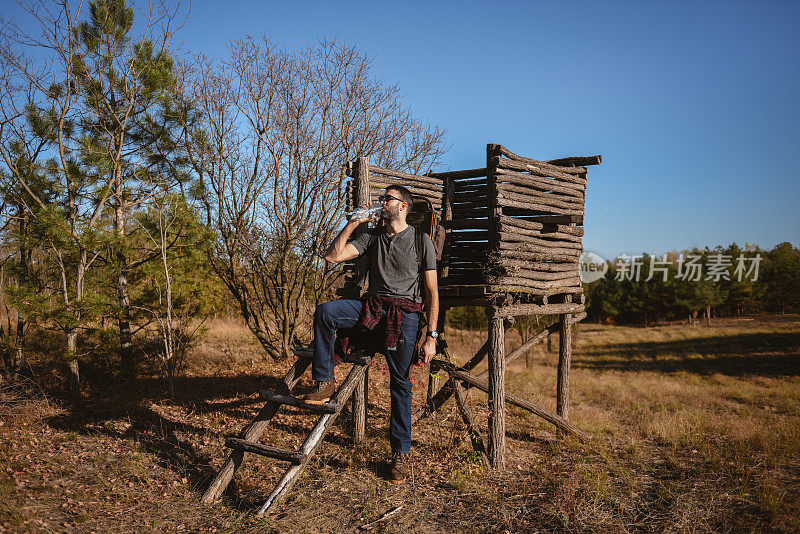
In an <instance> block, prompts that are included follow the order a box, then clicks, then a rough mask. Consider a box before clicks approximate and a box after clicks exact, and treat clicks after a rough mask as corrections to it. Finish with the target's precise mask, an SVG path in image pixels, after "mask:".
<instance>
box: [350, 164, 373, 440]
mask: <svg viewBox="0 0 800 534" xmlns="http://www.w3.org/2000/svg"><path fill="white" fill-rule="evenodd" d="M354 174H355V176H353V205H354V207H356V208H358V207H360V206H364V205H367V204H369V201H370V198H369V188H370V185H369V158H367V157H360V158H358V160H357V161H356V167H355V173H354ZM364 232H366V228H365V227H364V225H363V224H362V225H361V226H359V227H358V228H356V230H355V232H353V238H355V237H357V236H358V235H360V234H362V233H364ZM367 267H368V266H367V265H366V261H365V260H363V261H362V262H361V268H362V269H365V270H366V269H367ZM364 272H366V271H364ZM362 274H363V273H362ZM366 283H367V278H366V276H365V277H364V278H363V279H362V280H361V291H360V292H359V293H363V291H364V287H365V285H366ZM359 296H360V295H354V298H358V297H359ZM368 387H369V371H367V370H365V371H364V378H363V379H362V380H361V381H360V382H359V383H358V384H356V388H355V391H354V392H353V404H352V409H353V441H354V442H355V443H360V442H362V441H363V440H364V436H365V435H366V431H367V389H368Z"/></svg>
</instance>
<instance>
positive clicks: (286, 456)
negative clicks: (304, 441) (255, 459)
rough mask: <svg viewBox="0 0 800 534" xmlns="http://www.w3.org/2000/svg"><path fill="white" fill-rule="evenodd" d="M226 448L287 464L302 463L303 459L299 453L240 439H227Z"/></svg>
mask: <svg viewBox="0 0 800 534" xmlns="http://www.w3.org/2000/svg"><path fill="white" fill-rule="evenodd" d="M225 446H226V447H228V448H229V449H235V450H237V451H245V452H252V453H253V454H258V455H261V456H268V457H269V458H275V459H276V460H283V461H285V462H300V461H302V459H303V455H302V454H300V453H299V452H297V451H289V450H286V449H279V448H277V447H271V446H269V445H265V444H263V443H255V442H252V441H247V440H244V439H239V438H228V439H226V440H225Z"/></svg>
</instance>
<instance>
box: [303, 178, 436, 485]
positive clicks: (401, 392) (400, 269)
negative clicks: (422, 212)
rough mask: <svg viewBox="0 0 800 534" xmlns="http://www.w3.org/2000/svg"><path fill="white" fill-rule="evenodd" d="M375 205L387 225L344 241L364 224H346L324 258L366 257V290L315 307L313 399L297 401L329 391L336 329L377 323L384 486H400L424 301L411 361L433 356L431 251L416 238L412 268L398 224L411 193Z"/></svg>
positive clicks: (322, 398) (317, 399) (401, 191)
mask: <svg viewBox="0 0 800 534" xmlns="http://www.w3.org/2000/svg"><path fill="white" fill-rule="evenodd" d="M380 201H381V204H382V206H383V211H382V212H381V218H382V219H384V220H385V221H386V223H387V224H386V226H385V227H384V228H376V229H374V230H369V231H367V232H365V233H363V234H361V235H360V236H358V237H357V238H355V239H353V240H352V241H349V239H350V236H351V235H352V234H353V231H354V230H355V229H356V228H357V227H358V226H359V225H360V224H363V223H364V222H367V221H368V220H369V218H364V219H358V220H353V221H349V222H348V223H347V224H346V225H345V227H344V228H343V229H342V231H341V232H339V235H337V236H336V239H334V240H333V243H331V245H330V246H329V247H328V250H327V251H326V253H325V259H326V260H327V261H329V262H332V263H339V262H343V261H347V260H350V259H353V258H355V257H357V256H359V255H360V254H363V253H364V252H365V251H367V253H368V255H369V257H368V261H369V285H368V288H367V292H366V293H365V295H364V298H362V300H334V301H330V302H326V303H324V304H321V305H320V306H318V307H317V309H316V311H315V313H314V345H313V347H314V360H313V364H312V367H311V369H312V372H311V375H312V378H313V379H314V380H315V381H316V391H314V392H313V393H310V394H308V395H306V396H305V397H304V400H305V401H306V402H309V403H315V404H322V403H324V402H327V401H328V400H330V398H331V396H332V395H333V394H334V392H335V391H336V383H335V380H334V375H333V367H334V359H333V350H334V343H335V337H336V330H337V329H339V328H350V327H352V326H354V325H355V324H356V323H359V322H360V323H361V324H362V326H365V327H366V328H368V329H374V327H375V326H376V323H377V322H378V320H381V319H382V320H383V321H385V324H386V344H387V346H386V361H387V363H388V366H389V378H390V385H389V389H390V392H391V421H390V425H389V427H390V439H389V440H390V444H391V446H392V466H391V470H390V472H389V481H390V482H394V483H400V482H403V481H404V480H405V477H406V469H405V465H406V458H407V456H408V452H409V450H410V448H411V380H410V378H409V370H410V368H411V360H412V357H413V354H414V347H415V343H416V340H417V337H418V336H417V333H418V325H419V313H420V312H421V311H422V305H421V303H422V300H423V294H424V300H425V308H426V312H427V319H428V332H427V335H426V337H425V338H424V339H423V340H422V342H421V345H420V347H419V357H420V360H421V361H422V362H423V363H428V362H430V361H431V360H432V359H433V357H434V355H435V354H436V337H437V335H438V333H437V332H436V324H437V320H438V317H439V293H438V288H437V281H436V251H435V249H434V247H433V243H432V242H431V239H430V237H429V236H428V235H427V234H423V239H422V240H421V243H422V248H423V250H422V268H420V265H419V264H418V254H417V250H416V244H417V239H416V235H415V229H414V228H413V227H412V226H410V225H409V224H408V223H407V222H406V217H407V215H408V212H409V210H410V209H411V205H412V197H411V192H409V190H408V189H406V188H405V187H402V186H398V185H392V186H389V187H387V188H386V192H385V194H384V195H383V196H382V197H381V198H380ZM421 273H422V274H421ZM398 322H399V324H397V323H398ZM398 334H399V335H398Z"/></svg>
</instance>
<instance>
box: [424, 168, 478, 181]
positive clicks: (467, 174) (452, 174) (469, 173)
mask: <svg viewBox="0 0 800 534" xmlns="http://www.w3.org/2000/svg"><path fill="white" fill-rule="evenodd" d="M428 176H430V177H432V178H442V179H444V178H452V179H454V180H463V179H465V178H480V177H482V176H486V167H484V168H482V169H465V170H463V171H444V172H429V173H428Z"/></svg>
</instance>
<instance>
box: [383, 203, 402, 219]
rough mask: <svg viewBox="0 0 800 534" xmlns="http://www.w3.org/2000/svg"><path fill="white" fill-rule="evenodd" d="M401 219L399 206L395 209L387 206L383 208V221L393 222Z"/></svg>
mask: <svg viewBox="0 0 800 534" xmlns="http://www.w3.org/2000/svg"><path fill="white" fill-rule="evenodd" d="M399 218H400V208H399V206H395V207H394V209H393V208H391V207H389V206H386V207H384V208H383V211H382V212H381V219H383V220H384V221H387V222H392V221H396V220H397V219H399Z"/></svg>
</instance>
